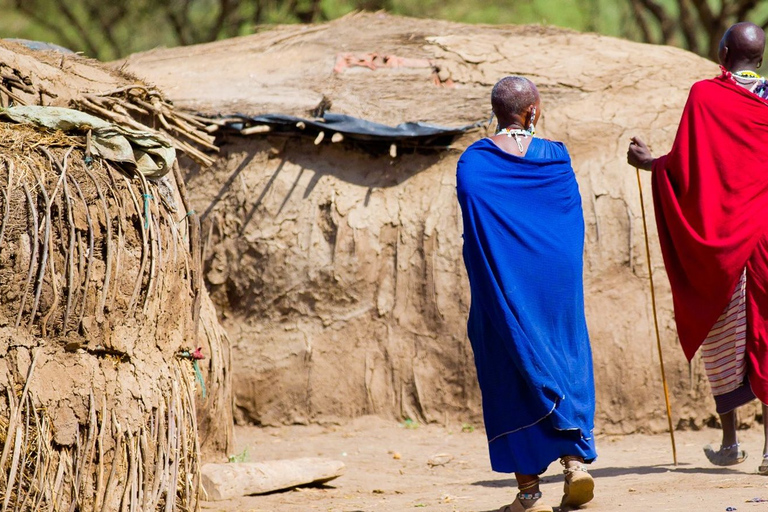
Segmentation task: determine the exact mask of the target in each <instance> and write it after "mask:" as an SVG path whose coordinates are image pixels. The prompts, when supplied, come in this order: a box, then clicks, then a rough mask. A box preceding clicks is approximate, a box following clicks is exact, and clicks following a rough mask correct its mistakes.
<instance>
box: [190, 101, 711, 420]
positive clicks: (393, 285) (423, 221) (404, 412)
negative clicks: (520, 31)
mask: <svg viewBox="0 0 768 512" xmlns="http://www.w3.org/2000/svg"><path fill="white" fill-rule="evenodd" d="M678 96H680V98H684V96H681V95H680V94H678ZM589 101H590V100H589V99H585V100H584V101H583V103H582V104H581V105H578V104H573V103H571V104H564V102H562V101H558V96H557V94H556V93H552V92H548V93H546V94H545V102H547V104H549V105H553V106H552V107H551V108H552V112H553V113H552V114H551V115H549V117H548V118H547V122H546V123H544V126H542V131H543V133H544V135H545V136H550V137H552V138H555V139H559V140H565V142H566V143H567V144H568V145H569V147H570V148H571V153H572V155H573V160H574V166H575V168H576V169H577V177H578V180H579V183H580V188H581V192H582V196H583V203H584V211H585V221H586V225H587V241H586V250H585V285H586V301H587V316H588V322H589V327H590V332H591V337H592V343H593V350H594V359H595V373H596V386H597V397H598V411H597V423H598V430H599V431H601V432H606V433H619V432H632V431H637V430H640V431H662V430H664V428H666V419H665V416H664V408H663V399H662V394H661V381H660V375H659V370H658V355H657V352H656V345H655V337H654V334H653V324H652V316H651V309H650V297H649V294H648V281H647V279H648V273H647V268H646V262H645V249H644V240H643V234H642V233H643V232H642V229H643V228H642V219H641V218H640V206H639V197H638V192H637V185H636V182H635V174H634V170H633V169H631V168H628V167H627V166H626V164H625V163H622V162H623V158H624V157H623V154H622V152H623V151H625V148H623V147H620V146H619V144H618V143H617V144H615V146H614V147H610V148H607V149H606V148H605V146H600V145H599V144H595V140H596V139H600V140H603V139H607V138H609V137H610V138H616V139H619V138H620V139H626V140H628V135H627V132H631V131H630V130H629V129H626V128H623V127H620V132H619V131H617V130H616V129H615V127H612V126H605V125H603V126H600V125H599V122H598V121H599V120H597V119H593V118H590V117H589V116H585V115H584V112H585V110H586V109H587V108H588V106H589V105H588V104H589ZM558 103H560V106H562V107H563V108H562V111H563V112H564V113H565V119H567V122H562V121H560V119H561V118H559V117H558V116H556V115H555V112H556V109H557V105H558ZM569 108H571V109H575V111H576V112H577V116H576V117H574V118H573V119H570V118H569V117H568V114H569ZM679 111H680V109H679V107H678V108H677V109H676V110H675V111H670V112H668V113H665V114H664V116H662V119H661V123H669V126H673V125H674V124H675V123H676V118H677V116H678V115H679ZM587 127H589V129H590V130H592V131H593V133H591V134H588V133H586V132H582V130H586V129H587ZM595 127H597V130H595ZM673 130H674V128H669V129H668V130H667V133H666V134H665V136H662V137H658V138H653V139H651V140H652V143H654V144H655V145H657V146H662V145H663V144H669V143H670V142H671V138H672V136H673V134H672V132H673ZM595 131H597V134H598V135H595V133H594V132H595ZM466 142H469V141H466ZM457 157H458V154H457V153H452V154H447V155H433V156H423V155H405V156H402V157H400V158H398V159H394V160H393V159H391V158H389V157H380V156H378V157H376V156H370V155H365V154H359V153H355V152H351V151H348V150H344V149H342V148H337V147H317V146H314V145H313V144H312V142H311V141H303V140H300V139H288V140H284V139H278V138H271V139H268V140H256V139H231V140H229V141H227V143H226V144H225V146H224V148H223V154H222V159H221V160H220V162H219V163H218V165H217V166H216V167H215V168H214V170H213V171H212V172H211V171H208V172H206V173H197V172H191V173H190V174H189V175H188V180H189V185H190V190H191V191H192V192H191V193H192V196H193V202H195V203H196V207H197V208H200V210H201V211H205V212H206V213H205V214H204V216H205V229H206V230H207V237H206V239H207V245H206V253H205V260H206V270H205V272H206V273H205V278H206V282H207V284H208V286H209V289H210V292H211V295H212V298H213V300H214V302H215V303H216V304H217V305H218V306H219V307H220V310H221V311H222V312H223V315H222V316H223V324H224V326H225V328H226V329H227V330H228V332H229V333H230V336H231V337H232V340H233V352H234V361H235V366H234V372H235V386H234V391H235V395H236V406H237V411H236V417H237V419H238V420H239V421H241V422H254V423H257V424H279V423H305V422H315V421H320V422H323V421H333V420H335V419H338V418H343V417H350V416H358V415H362V414H381V415H387V416H394V417H397V418H412V419H415V420H418V421H444V420H445V419H447V418H450V419H459V420H462V421H478V420H479V418H480V398H479V391H478V389H477V385H476V381H475V374H474V367H473V360H472V354H471V348H470V346H469V344H468V341H467V340H466V316H467V311H468V306H469V295H468V286H467V281H466V275H465V272H464V269H463V264H462V259H461V231H462V228H461V218H460V212H459V210H458V206H457V203H456V198H455V165H456V161H457ZM644 180H645V181H644V183H645V186H646V193H648V192H649V190H650V189H649V183H648V180H647V176H646V177H644ZM647 200H650V199H649V196H647ZM649 208H650V206H649ZM652 215H653V211H652V209H649V211H648V220H649V223H650V224H649V225H650V227H651V237H652V239H653V237H654V236H655V228H653V217H652ZM652 257H653V261H654V263H655V269H654V272H655V282H656V285H657V290H658V294H659V305H660V311H659V312H660V319H661V328H662V339H663V342H664V350H665V356H666V358H667V360H666V363H667V373H668V377H669V378H670V385H671V390H672V394H673V405H674V408H675V412H676V420H675V421H676V422H677V423H680V424H682V425H693V426H701V425H702V424H704V423H706V422H708V421H710V419H711V416H712V411H713V409H712V403H711V398H709V390H708V384H707V382H706V379H705V377H704V376H703V373H702V372H701V369H700V363H699V362H698V361H695V362H694V365H693V366H692V368H693V370H691V371H689V367H688V364H687V362H686V361H685V360H684V358H683V357H682V353H681V352H680V350H679V348H678V346H677V343H678V342H677V339H676V337H675V331H674V324H673V320H672V309H671V299H670V295H669V289H668V285H667V282H666V276H665V274H664V271H663V263H662V260H661V255H660V253H659V251H658V246H657V245H656V244H654V250H653V254H652Z"/></svg>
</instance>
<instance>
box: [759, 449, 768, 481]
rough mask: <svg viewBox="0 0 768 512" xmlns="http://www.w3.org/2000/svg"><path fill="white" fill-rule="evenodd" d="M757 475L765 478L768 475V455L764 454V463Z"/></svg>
mask: <svg viewBox="0 0 768 512" xmlns="http://www.w3.org/2000/svg"><path fill="white" fill-rule="evenodd" d="M757 474H758V475H764V476H766V475H768V453H764V454H763V462H761V463H760V466H758V468H757Z"/></svg>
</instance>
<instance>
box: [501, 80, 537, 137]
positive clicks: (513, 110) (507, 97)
mask: <svg viewBox="0 0 768 512" xmlns="http://www.w3.org/2000/svg"><path fill="white" fill-rule="evenodd" d="M537 101H539V91H538V90H537V89H536V86H535V85H533V82H531V81H530V80H528V79H527V78H523V77H522V76H507V77H504V78H502V79H501V80H499V81H498V82H496V85H494V86H493V91H491V107H492V108H493V113H494V114H496V117H497V118H498V120H499V125H500V126H503V124H504V123H505V122H509V121H511V120H512V119H513V118H516V117H525V113H526V111H527V110H528V109H529V108H530V107H531V106H532V105H535V104H536V102H537Z"/></svg>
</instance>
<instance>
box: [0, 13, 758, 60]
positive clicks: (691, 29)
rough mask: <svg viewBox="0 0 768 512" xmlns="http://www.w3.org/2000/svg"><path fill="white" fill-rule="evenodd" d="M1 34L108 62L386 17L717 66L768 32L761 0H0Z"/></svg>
mask: <svg viewBox="0 0 768 512" xmlns="http://www.w3.org/2000/svg"><path fill="white" fill-rule="evenodd" d="M0 8H2V9H3V11H2V12H3V16H2V19H0V33H2V34H3V35H4V36H5V37H22V38H27V39H37V40H42V41H47V42H54V43H58V44H61V45H63V46H66V47H68V48H70V49H72V50H75V51H82V52H84V53H85V54H86V55H88V56H91V57H96V58H98V59H101V60H112V59H117V58H120V57H124V56H126V55H128V54H130V53H133V52H137V51H142V50H147V49H150V48H153V47H157V46H176V45H188V44H195V43H203V42H208V41H215V40H217V39H224V38H228V37H233V36H238V35H245V34H251V33H254V32H256V31H257V30H259V29H260V28H261V27H263V26H267V25H272V24H277V23H311V22H319V21H326V20H329V19H335V18H338V17H339V16H343V15H344V14H347V13H349V12H352V11H354V10H369V11H375V10H380V9H383V10H386V11H389V12H392V13H395V14H404V15H408V16H416V17H429V18H438V19H449V20H454V21H462V22H468V23H497V24H502V23H510V24H511V23H542V24H551V25H559V26H564V27H569V28H574V29H576V30H582V31H592V32H599V33H602V34H606V35H612V36H617V37H625V38H629V39H635V40H639V41H643V42H649V43H657V44H671V45H675V46H680V47H683V48H686V49H689V50H691V51H693V52H695V53H698V54H700V55H703V56H706V57H710V58H712V59H716V56H717V43H718V41H719V39H720V37H721V35H722V33H723V32H724V31H725V29H726V28H727V27H728V26H729V25H730V24H731V23H733V22H735V21H742V20H750V21H753V22H755V23H757V24H759V25H762V26H766V25H768V2H765V1H759V0H515V1H511V0H482V1H480V0H109V1H105V0H0Z"/></svg>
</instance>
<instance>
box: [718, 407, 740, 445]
mask: <svg viewBox="0 0 768 512" xmlns="http://www.w3.org/2000/svg"><path fill="white" fill-rule="evenodd" d="M720 424H721V425H722V426H723V442H722V443H721V449H733V450H738V443H739V441H738V439H737V435H736V409H734V410H732V411H729V412H726V413H725V414H721V415H720Z"/></svg>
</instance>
